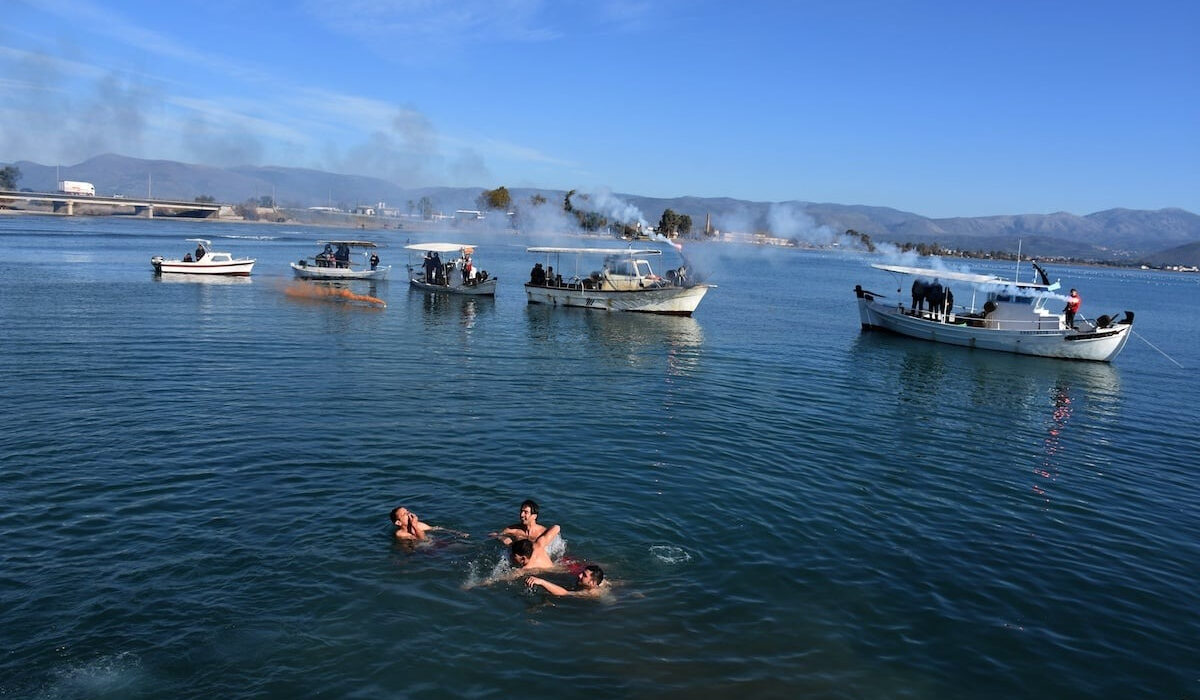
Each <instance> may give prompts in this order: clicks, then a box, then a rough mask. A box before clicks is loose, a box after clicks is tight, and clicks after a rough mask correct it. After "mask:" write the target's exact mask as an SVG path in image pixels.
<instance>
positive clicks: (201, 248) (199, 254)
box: [196, 244, 204, 262]
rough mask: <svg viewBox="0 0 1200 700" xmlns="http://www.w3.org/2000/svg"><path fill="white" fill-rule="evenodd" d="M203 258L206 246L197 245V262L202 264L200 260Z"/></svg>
mask: <svg viewBox="0 0 1200 700" xmlns="http://www.w3.org/2000/svg"><path fill="white" fill-rule="evenodd" d="M203 257H204V246H203V245H202V244H197V245H196V262H200V258H203Z"/></svg>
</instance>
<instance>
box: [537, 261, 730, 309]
mask: <svg viewBox="0 0 1200 700" xmlns="http://www.w3.org/2000/svg"><path fill="white" fill-rule="evenodd" d="M526 251H527V252H530V253H544V254H546V256H547V260H549V257H550V256H555V263H556V264H555V265H553V266H549V267H548V268H543V267H542V263H540V262H539V263H537V264H535V265H534V266H533V270H532V271H530V275H529V281H528V282H526V283H525V296H526V297H527V298H528V300H529V303H530V304H550V305H553V306H578V307H582V308H586V309H600V310H602V311H632V312H640V313H650V314H669V315H673V316H691V315H692V312H694V311H695V310H696V307H697V306H699V305H700V300H701V299H703V298H704V295H705V294H707V293H708V290H709V289H710V288H711V287H714V286H715V285H711V284H705V283H701V282H696V281H694V280H692V279H690V277H689V272H688V270H687V266H686V265H680V266H679V267H678V268H675V269H673V270H669V271H668V272H667V274H666V276H665V277H660V276H659V275H656V274H655V273H654V270H653V269H652V268H651V266H650V262H649V261H648V260H647V259H646V258H647V257H649V256H653V255H662V251H661V250H655V249H653V248H644V249H635V248H632V247H631V248H551V247H534V248H526ZM564 254H565V255H569V256H574V258H575V271H574V272H573V273H571V274H570V275H569V276H567V277H564V276H563V268H562V265H561V262H562V260H561V258H562V255H564ZM587 255H602V256H604V257H603V260H604V262H603V264H602V265H601V267H600V269H599V270H594V271H592V272H588V273H582V274H581V272H580V269H579V264H580V261H581V260H582V258H583V257H584V256H587ZM555 268H557V271H555Z"/></svg>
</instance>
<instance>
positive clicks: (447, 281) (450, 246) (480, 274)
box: [404, 243, 499, 296]
mask: <svg viewBox="0 0 1200 700" xmlns="http://www.w3.org/2000/svg"><path fill="white" fill-rule="evenodd" d="M404 247H405V248H406V249H407V250H411V251H415V252H420V253H425V257H424V258H423V259H422V260H421V262H420V263H412V262H410V263H409V265H408V283H409V284H410V285H411V286H412V287H413V288H414V289H421V290H424V291H426V292H445V293H449V294H466V295H470V296H495V295H496V282H497V281H498V280H499V278H497V277H492V276H491V275H489V274H488V273H487V270H482V269H480V268H479V265H478V264H477V263H476V262H475V259H474V258H473V257H472V256H473V255H474V254H475V246H473V245H468V244H466V243H412V244H410V245H406V246H404ZM443 254H445V255H446V259H443V258H442V255H443ZM452 256H453V257H452Z"/></svg>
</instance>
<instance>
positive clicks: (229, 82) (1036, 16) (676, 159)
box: [0, 0, 1200, 217]
mask: <svg viewBox="0 0 1200 700" xmlns="http://www.w3.org/2000/svg"><path fill="white" fill-rule="evenodd" d="M1198 34H1200V3H1195V2H1155V1H1149V2H1104V1H1100V2H1069V1H1068V2H1054V1H1052V0H1047V1H1045V2H1023V1H1021V0H1016V1H1008V2H962V1H958V2H871V1H862V0H842V1H840V2H836V3H835V2H799V1H797V2H756V1H753V0H747V1H745V2H739V3H734V2H726V1H719V0H661V1H657V2H651V1H642V0H608V1H605V0H599V1H591V2H587V1H582V0H578V1H577V0H460V1H458V2H440V1H438V0H376V1H369V0H342V1H340V2H333V1H324V2H319V1H317V0H301V1H297V2H270V1H269V0H268V1H264V2H235V1H233V0H207V1H206V2H194V1H192V0H172V1H171V2H158V1H155V2H149V1H147V2H141V1H137V0H129V1H110V2H98V1H95V0H15V3H14V0H8V2H6V3H5V4H4V10H3V22H2V24H0V162H11V161H17V160H31V161H36V162H39V163H44V164H55V163H60V164H72V163H77V162H79V161H82V160H84V159H86V158H89V157H91V156H94V155H98V154H100V153H107V152H112V153H120V154H124V155H130V156H137V157H143V158H156V159H168V160H180V161H184V162H190V163H204V164H210V165H222V166H224V165H242V164H252V165H283V166H294V167H306V168H316V169H321V170H330V171H334V172H344V173H355V174H363V175H372V176H377V177H383V178H386V179H388V180H390V181H393V182H396V183H398V184H400V185H402V186H424V185H453V186H480V187H496V186H499V185H507V186H509V187H525V186H530V187H545V188H554V189H570V188H578V189H598V188H608V189H611V190H613V191H615V192H623V193H632V194H640V195H647V196H657V197H673V196H682V195H695V196H705V197H719V196H728V197H736V198H739V199H750V200H756V201H787V200H800V201H812V202H837V203H842V204H869V205H878V206H888V207H894V208H897V209H902V210H905V211H912V212H916V213H919V214H923V215H926V216H935V217H943V216H983V215H989V214H1017V213H1049V212H1054V211H1069V212H1072V213H1075V214H1087V213H1091V212H1094V211H1099V210H1103V209H1109V208H1113V207H1127V208H1133V209H1158V208H1163V207H1182V208H1184V209H1188V210H1190V211H1193V212H1200V41H1198V40H1197V35H1198Z"/></svg>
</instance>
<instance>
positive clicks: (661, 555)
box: [650, 544, 692, 564]
mask: <svg viewBox="0 0 1200 700" xmlns="http://www.w3.org/2000/svg"><path fill="white" fill-rule="evenodd" d="M650 554H651V556H653V557H654V558H655V559H657V560H659V561H660V562H662V563H664V564H682V563H684V562H688V561H691V560H692V555H691V554H688V552H687V550H686V549H684V548H683V547H676V546H675V545H671V544H656V545H651V547H650Z"/></svg>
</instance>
